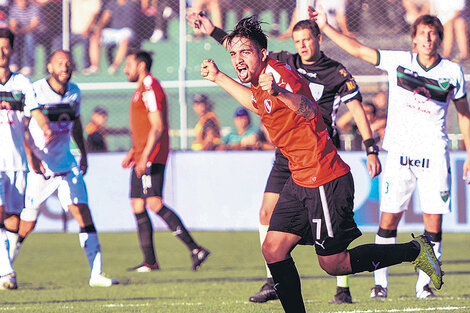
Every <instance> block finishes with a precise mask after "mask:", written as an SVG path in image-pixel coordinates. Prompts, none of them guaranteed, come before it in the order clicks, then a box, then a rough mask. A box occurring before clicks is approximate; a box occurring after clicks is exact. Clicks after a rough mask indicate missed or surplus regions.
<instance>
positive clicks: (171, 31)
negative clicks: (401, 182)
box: [0, 0, 470, 152]
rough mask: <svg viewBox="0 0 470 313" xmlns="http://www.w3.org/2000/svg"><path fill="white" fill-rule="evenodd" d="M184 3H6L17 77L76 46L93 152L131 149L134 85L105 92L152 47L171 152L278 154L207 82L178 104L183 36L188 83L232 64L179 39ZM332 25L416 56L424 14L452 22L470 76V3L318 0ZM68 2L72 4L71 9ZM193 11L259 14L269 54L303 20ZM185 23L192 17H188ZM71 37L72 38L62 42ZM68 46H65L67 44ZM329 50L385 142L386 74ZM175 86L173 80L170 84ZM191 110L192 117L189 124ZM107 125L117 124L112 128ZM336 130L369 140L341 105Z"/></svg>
mask: <svg viewBox="0 0 470 313" xmlns="http://www.w3.org/2000/svg"><path fill="white" fill-rule="evenodd" d="M180 2H181V1H178V0H0V27H10V29H11V30H12V31H13V32H14V33H15V34H16V40H15V47H14V48H15V49H14V55H13V59H12V62H11V67H12V70H13V71H19V72H21V73H22V74H24V75H27V76H29V77H30V78H31V79H32V80H33V81H34V80H37V79H39V78H41V77H43V76H44V75H46V74H47V73H46V67H45V64H46V59H47V57H48V55H50V53H51V52H52V51H54V50H57V49H61V48H62V47H64V46H65V47H70V50H71V51H72V53H73V55H74V59H75V63H76V74H75V76H74V78H73V79H74V81H76V82H78V83H79V84H80V83H81V84H83V85H81V87H82V91H83V113H82V114H83V115H84V116H83V120H84V121H86V122H90V124H89V125H88V126H87V129H86V132H87V134H88V136H89V138H88V146H89V150H90V151H93V152H102V151H119V150H127V149H128V148H129V145H130V139H129V132H128V130H127V129H126V128H125V125H127V112H128V103H129V100H130V97H131V96H132V92H131V89H132V88H130V87H129V88H127V89H126V88H122V87H105V86H104V85H103V82H125V81H126V79H125V76H124V74H123V73H122V67H123V64H122V63H123V61H124V59H125V56H126V54H127V52H128V51H129V49H134V48H144V49H146V50H149V51H152V52H153V53H154V56H155V58H154V59H155V65H154V67H153V68H154V69H153V73H154V75H155V76H156V77H157V78H158V79H160V80H161V81H162V82H163V86H164V87H165V90H166V91H167V94H168V97H169V103H170V112H169V114H170V126H171V132H170V134H171V136H172V139H171V140H172V143H171V146H172V148H173V149H181V148H183V149H185V148H187V149H192V150H197V151H198V150H216V151H218V150H240V149H242V150H265V149H273V147H272V145H271V144H270V140H269V137H268V136H267V135H266V133H265V131H264V130H263V129H262V128H260V126H259V121H258V119H257V118H256V117H255V116H251V115H250V114H251V113H249V112H247V111H245V110H244V109H242V108H239V107H238V106H237V105H236V103H234V102H233V101H232V100H230V99H229V97H227V96H226V95H225V94H224V93H223V92H220V91H219V90H217V91H216V90H215V89H213V88H210V87H209V86H206V85H204V84H200V85H197V84H196V85H195V87H187V89H186V93H187V102H188V105H187V108H186V109H184V108H181V106H180V105H179V102H180V97H179V96H178V91H177V86H175V85H172V84H171V81H175V80H177V79H178V75H179V74H178V68H179V66H180V65H181V62H182V61H181V60H180V58H179V57H178V52H177V51H178V49H179V45H180V39H181V38H184V39H185V40H186V42H187V44H188V48H187V49H188V50H187V51H188V53H187V54H188V59H187V60H186V62H187V69H186V73H185V75H186V79H187V80H199V79H200V78H199V76H198V68H199V64H200V61H201V60H202V59H203V58H205V57H207V56H208V55H210V56H211V57H215V58H217V57H219V58H220V61H219V62H218V63H219V64H220V63H221V62H224V63H226V67H225V68H223V70H226V71H228V72H230V66H231V65H230V64H229V62H228V57H227V54H226V52H225V51H224V50H223V48H222V47H220V46H218V44H217V43H216V42H215V41H214V40H213V39H212V38H208V37H207V36H204V35H202V34H201V33H199V32H197V31H193V30H192V28H188V29H186V33H184V34H182V33H181V28H180V24H179V23H180V21H179V18H180V16H181V14H180V7H179V5H180ZM314 3H315V5H317V6H322V7H323V9H324V10H326V11H327V13H328V16H329V17H328V19H329V21H330V24H332V26H334V27H336V28H337V29H339V30H340V31H342V32H344V33H346V34H348V35H350V36H354V37H356V38H357V39H358V40H359V41H361V42H364V43H365V44H368V45H370V46H373V47H377V48H381V49H392V48H393V49H403V50H409V49H410V47H411V42H410V35H409V30H410V25H411V24H412V23H413V21H414V20H415V19H416V18H417V17H418V16H420V15H422V14H428V13H431V14H434V15H437V16H438V17H439V18H440V20H441V22H442V23H443V25H444V41H443V48H442V51H441V56H443V57H446V58H449V59H451V60H453V61H455V62H458V63H460V64H461V65H462V66H463V68H464V73H465V72H468V70H470V61H469V55H468V46H469V43H468V32H469V30H468V25H467V22H466V21H468V20H469V16H470V0H452V1H447V0H317V1H314ZM64 6H66V7H64ZM185 9H187V10H194V11H196V12H198V11H205V12H206V13H207V14H208V15H209V16H210V17H211V19H212V21H213V23H214V24H215V25H216V26H218V27H221V28H223V29H226V30H230V29H231V28H233V26H234V25H235V23H236V21H238V20H239V19H240V18H242V17H243V16H247V15H253V14H255V15H258V16H259V18H260V19H261V20H262V21H264V22H266V23H265V24H263V29H264V30H265V31H266V32H267V33H268V34H269V39H270V46H269V48H270V50H281V49H282V50H288V51H290V52H292V53H295V52H296V51H295V48H294V45H293V44H292V42H291V38H290V35H291V29H292V26H293V25H294V24H295V23H296V22H297V21H298V19H299V18H298V15H299V14H298V10H297V9H296V1H295V0H287V1H286V0H274V1H267V0H257V1H252V0H192V1H191V0H190V1H186V8H185ZM183 19H184V17H183ZM64 33H66V34H67V36H65V37H64ZM64 40H66V41H67V42H64ZM322 49H323V50H325V52H326V53H327V55H329V56H330V57H332V58H334V59H336V60H339V61H341V62H342V63H343V64H344V65H345V66H346V67H347V68H348V70H349V71H350V72H351V73H352V74H353V75H354V76H356V80H357V82H358V84H359V86H360V87H361V92H362V94H363V98H364V101H363V106H364V109H365V110H366V112H367V114H368V117H369V120H370V123H371V128H372V130H373V132H374V137H375V138H376V139H377V141H378V142H379V143H380V140H381V138H383V133H384V128H385V125H386V112H387V96H388V94H387V90H386V83H385V80H384V79H383V75H384V74H383V73H382V72H380V71H379V70H377V69H375V68H374V67H373V66H370V65H367V64H365V63H364V62H362V61H359V60H357V59H354V58H352V57H350V56H349V55H347V54H345V53H344V52H342V51H338V50H339V49H337V48H335V46H334V45H333V44H332V43H330V42H328V40H327V39H325V38H324V42H323V43H322ZM167 82H168V83H167ZM181 110H186V114H187V120H186V121H183V120H182V119H181ZM182 123H186V124H187V125H186V126H187V129H188V132H187V140H188V145H187V147H184V146H183V145H181V143H180V141H181V139H180V136H181V131H180V128H181V124H182ZM108 124H109V125H108ZM337 126H338V128H339V129H340V131H341V133H342V135H341V140H342V149H344V150H361V149H362V146H361V141H362V140H361V138H360V135H359V134H358V131H357V127H356V126H355V125H354V123H353V120H352V119H351V116H350V114H349V113H348V111H347V110H346V109H344V106H340V109H339V118H338V120H337ZM448 127H449V133H450V141H451V144H450V148H451V149H452V150H458V149H461V148H462V146H461V142H462V140H461V138H460V135H459V134H458V132H459V131H458V127H457V120H456V114H454V112H450V113H449V120H448Z"/></svg>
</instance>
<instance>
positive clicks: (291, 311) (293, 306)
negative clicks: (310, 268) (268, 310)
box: [268, 258, 305, 313]
mask: <svg viewBox="0 0 470 313" xmlns="http://www.w3.org/2000/svg"><path fill="white" fill-rule="evenodd" d="M268 267H269V270H270V271H271V274H272V275H273V279H274V283H275V284H274V289H275V290H276V293H277V295H278V296H279V300H281V304H282V307H283V308H284V311H285V312H286V313H302V312H305V306H304V300H303V299H302V292H301V290H300V277H299V273H298V272H297V268H296V267H295V263H294V260H293V259H292V258H288V259H286V260H284V261H280V262H276V263H271V264H268Z"/></svg>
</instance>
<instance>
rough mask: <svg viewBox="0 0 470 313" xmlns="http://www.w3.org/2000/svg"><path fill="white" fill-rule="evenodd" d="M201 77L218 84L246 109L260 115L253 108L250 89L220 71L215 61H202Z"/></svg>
mask: <svg viewBox="0 0 470 313" xmlns="http://www.w3.org/2000/svg"><path fill="white" fill-rule="evenodd" d="M201 76H202V77H204V78H205V79H207V80H210V81H211V82H214V83H216V84H217V85H219V86H220V87H221V88H222V89H223V90H225V91H226V92H228V93H229V94H230V95H231V96H232V97H233V98H234V99H235V100H237V101H238V103H240V104H241V105H242V106H244V107H245V108H246V109H248V110H250V111H251V112H253V113H256V114H258V110H257V109H256V108H255V107H254V106H253V103H252V101H251V90H250V88H248V87H246V86H244V85H242V84H240V83H239V82H237V81H235V80H233V79H232V78H231V77H229V76H227V75H226V74H225V73H223V72H221V71H219V69H218V68H217V65H216V64H215V62H214V60H212V59H206V60H204V61H202V63H201Z"/></svg>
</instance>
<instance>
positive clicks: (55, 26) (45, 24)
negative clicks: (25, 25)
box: [34, 0, 62, 73]
mask: <svg viewBox="0 0 470 313" xmlns="http://www.w3.org/2000/svg"><path fill="white" fill-rule="evenodd" d="M35 2H36V4H37V5H38V7H39V25H38V27H37V28H36V30H35V31H34V38H35V41H34V42H35V44H36V47H37V46H38V45H42V46H43V47H44V57H45V58H44V60H45V62H44V72H45V73H47V72H48V71H47V63H48V62H47V59H48V58H49V57H50V55H51V54H52V52H53V51H56V50H59V49H62V44H61V42H62V0H35Z"/></svg>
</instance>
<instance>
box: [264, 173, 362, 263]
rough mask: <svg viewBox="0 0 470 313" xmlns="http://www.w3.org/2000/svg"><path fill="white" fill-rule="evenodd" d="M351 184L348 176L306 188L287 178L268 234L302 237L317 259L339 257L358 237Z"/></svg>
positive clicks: (349, 174)
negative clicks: (329, 256)
mask: <svg viewBox="0 0 470 313" xmlns="http://www.w3.org/2000/svg"><path fill="white" fill-rule="evenodd" d="M353 208H354V182H353V179H352V175H351V173H348V174H346V175H343V176H341V177H338V178H336V179H334V180H333V181H331V182H328V183H326V184H325V185H323V186H320V187H318V188H305V187H301V186H299V185H297V184H295V183H294V182H293V180H292V178H289V179H288V181H287V182H286V184H285V185H284V189H283V190H282V192H281V195H280V197H279V201H278V202H277V204H276V207H275V208H274V212H273V214H272V217H271V221H270V222H269V230H270V231H280V232H284V233H290V234H294V235H297V236H300V237H302V238H301V240H300V241H299V244H305V245H315V250H316V252H317V254H318V255H332V254H336V253H340V252H342V251H344V250H346V248H347V247H348V246H349V244H350V243H351V242H352V241H353V240H354V239H356V238H357V237H359V236H361V231H360V230H359V228H357V225H356V222H355V221H354V213H353Z"/></svg>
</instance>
